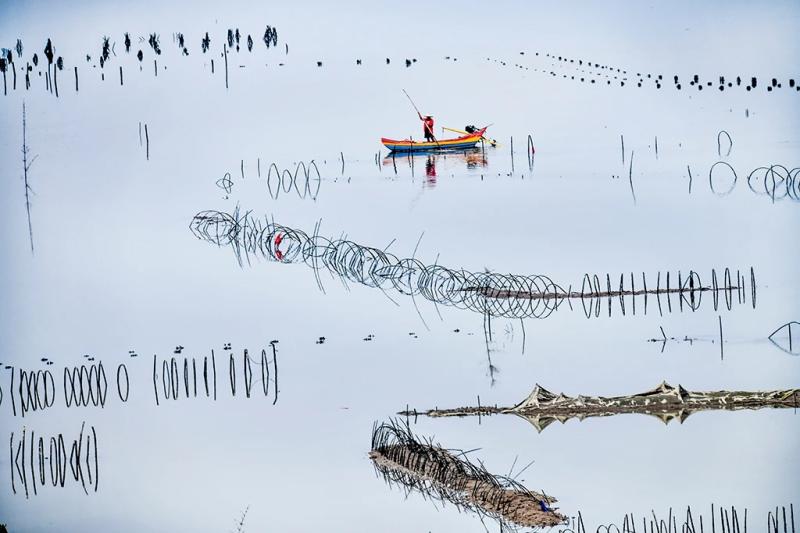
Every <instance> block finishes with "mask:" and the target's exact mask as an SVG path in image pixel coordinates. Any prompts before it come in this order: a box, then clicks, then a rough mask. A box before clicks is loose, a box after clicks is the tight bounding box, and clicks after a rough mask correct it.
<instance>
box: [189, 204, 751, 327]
mask: <svg viewBox="0 0 800 533" xmlns="http://www.w3.org/2000/svg"><path fill="white" fill-rule="evenodd" d="M319 226H320V224H319V223H318V224H317V225H316V226H315V229H314V233H313V234H312V235H308V234H307V233H305V232H303V231H301V230H297V229H293V228H289V227H286V226H282V225H280V224H277V223H275V222H274V221H270V220H268V219H260V218H255V217H253V216H251V213H250V212H245V213H241V212H240V211H239V209H238V208H237V209H236V210H234V212H233V213H232V214H228V213H225V212H220V211H202V212H200V213H198V214H197V215H195V217H194V218H193V219H192V221H191V224H190V229H191V231H192V233H193V234H194V235H195V236H196V237H197V238H199V239H202V240H205V241H207V242H210V243H213V244H216V245H217V246H230V247H231V248H232V250H233V251H234V254H235V255H236V258H237V260H238V261H239V263H240V264H244V263H245V262H248V263H249V262H250V258H251V257H256V258H258V257H260V258H266V259H268V260H272V261H277V262H281V263H304V264H306V265H307V266H309V267H310V268H312V269H313V271H314V274H315V278H316V280H317V284H318V286H319V287H320V289H322V281H321V278H320V276H319V271H320V268H324V269H326V270H327V271H328V272H330V273H331V274H332V275H334V276H337V277H338V278H339V279H341V280H342V282H344V283H345V284H346V283H347V282H353V283H359V284H362V285H366V286H368V287H374V288H378V289H380V290H381V291H383V292H384V294H386V295H387V296H388V297H389V298H390V299H391V296H389V295H388V294H387V293H386V290H385V289H387V288H391V289H394V290H395V291H397V292H399V293H401V294H405V295H409V296H411V297H412V299H414V298H415V297H417V296H421V297H422V298H424V299H426V300H428V301H431V302H433V303H434V304H435V305H448V306H454V307H457V308H461V309H469V310H471V311H475V312H478V313H481V314H483V315H485V316H487V317H492V316H494V317H502V318H514V319H524V318H546V317H548V316H549V315H550V314H551V313H552V312H554V311H555V310H556V309H558V308H559V307H560V306H561V305H562V304H563V303H564V302H567V303H568V305H569V306H570V308H572V301H573V300H576V301H579V302H580V303H581V306H582V308H583V311H584V313H585V315H586V317H587V318H589V317H592V316H595V317H597V316H599V315H600V312H601V310H602V309H603V308H604V305H603V304H604V303H605V302H607V308H608V313H609V316H610V315H611V312H612V307H613V302H614V301H618V302H619V309H620V312H621V313H622V314H623V315H624V314H626V313H627V312H631V313H632V314H635V313H636V299H637V296H638V297H640V298H641V299H642V300H643V301H642V303H641V304H640V309H641V312H644V313H646V312H647V307H648V296H650V297H651V299H652V297H653V296H654V297H655V300H656V302H657V305H658V311H659V314H663V312H665V311H666V312H672V311H673V307H675V308H676V310H677V309H679V310H681V311H682V310H683V309H684V306H685V307H686V308H688V309H691V310H693V311H694V310H697V309H698V308H699V307H700V304H701V301H702V299H703V295H704V294H706V293H710V295H711V296H712V301H713V305H714V309H715V310H716V309H718V307H719V306H720V303H721V302H723V301H724V305H725V306H726V307H727V308H728V309H731V307H732V306H733V304H734V302H735V301H737V300H738V302H739V303H744V302H746V300H747V293H748V290H747V279H746V276H745V275H744V274H742V273H741V272H740V271H738V270H737V271H735V274H734V271H733V270H731V269H729V268H726V269H725V270H724V273H723V274H722V275H721V276H718V275H717V272H716V270H712V271H711V281H710V283H703V282H702V280H701V278H700V276H699V275H698V274H697V273H696V272H694V271H690V272H689V273H688V274H685V275H684V274H682V273H681V272H678V273H677V275H674V276H673V275H671V274H670V272H667V273H666V274H665V275H664V276H662V275H661V272H659V273H658V274H657V276H656V280H655V283H653V280H652V279H650V287H649V288H648V278H647V276H646V275H645V274H644V273H642V275H641V276H634V274H633V273H631V274H630V275H627V274H622V275H620V277H619V282H618V283H617V280H616V278H615V280H614V281H613V282H612V278H611V276H610V275H609V274H606V275H605V276H600V275H589V274H586V275H585V276H584V277H583V280H582V282H581V284H580V290H573V288H572V286H571V285H570V286H569V287H568V288H567V289H565V288H563V287H562V286H561V285H558V284H556V283H555V282H553V281H552V280H551V279H550V278H549V277H547V276H544V275H528V276H524V275H516V274H499V273H496V272H469V271H466V270H463V269H460V270H455V269H450V268H446V267H444V266H442V265H439V264H436V263H434V264H432V265H426V264H424V263H423V262H422V261H420V260H419V259H417V258H416V257H415V255H416V250H415V252H414V255H412V257H411V258H402V259H401V258H399V257H397V256H395V255H394V254H392V253H390V252H387V250H386V249H379V248H372V247H368V246H362V245H360V244H357V243H355V242H352V241H350V240H347V239H345V238H339V239H328V238H326V237H322V236H320V235H319ZM418 245H419V243H418ZM387 248H388V247H387ZM734 275H735V277H734ZM640 279H641V281H640ZM749 283H750V290H749V292H750V299H751V303H752V305H753V307H755V303H756V284H755V272H754V271H753V269H752V267H751V268H750V272H749ZM323 290H324V289H323ZM662 297H663V300H664V303H663V304H662ZM673 297H675V298H676V301H675V302H674V303H673ZM415 303H416V302H415Z"/></svg>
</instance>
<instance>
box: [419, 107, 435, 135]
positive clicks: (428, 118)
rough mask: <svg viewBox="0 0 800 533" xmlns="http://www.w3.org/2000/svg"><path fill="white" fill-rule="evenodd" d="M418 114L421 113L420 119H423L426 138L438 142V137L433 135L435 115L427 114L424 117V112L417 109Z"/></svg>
mask: <svg viewBox="0 0 800 533" xmlns="http://www.w3.org/2000/svg"><path fill="white" fill-rule="evenodd" d="M417 115H419V119H420V120H421V121H422V131H423V133H424V134H425V140H426V141H429V142H436V137H434V136H433V116H432V115H425V116H424V117H423V116H422V113H420V112H419V111H417Z"/></svg>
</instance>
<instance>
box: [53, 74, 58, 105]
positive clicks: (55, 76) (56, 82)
mask: <svg viewBox="0 0 800 533" xmlns="http://www.w3.org/2000/svg"><path fill="white" fill-rule="evenodd" d="M53 85H54V86H55V88H56V98H58V67H56V68H54V69H53Z"/></svg>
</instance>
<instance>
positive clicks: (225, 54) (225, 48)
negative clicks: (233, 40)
mask: <svg viewBox="0 0 800 533" xmlns="http://www.w3.org/2000/svg"><path fill="white" fill-rule="evenodd" d="M222 55H223V56H224V57H225V88H226V89H227V88H228V46H227V45H226V44H225V43H223V44H222Z"/></svg>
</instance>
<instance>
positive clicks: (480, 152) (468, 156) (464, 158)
mask: <svg viewBox="0 0 800 533" xmlns="http://www.w3.org/2000/svg"><path fill="white" fill-rule="evenodd" d="M383 166H391V167H393V168H394V172H395V174H397V173H398V170H397V169H398V166H402V167H404V168H405V167H408V168H409V169H410V170H411V175H412V176H414V175H415V174H416V172H417V169H419V168H420V167H423V166H424V168H425V184H426V185H428V186H430V187H434V186H436V180H437V178H438V177H439V176H440V175H446V174H447V172H448V171H450V170H455V169H459V170H460V169H462V168H464V167H466V168H467V169H468V170H475V169H480V168H486V167H488V166H489V160H488V158H487V152H486V150H484V149H482V148H472V149H469V150H457V151H456V150H452V151H435V152H414V153H411V152H405V153H397V152H389V154H388V155H386V156H385V157H384V158H383Z"/></svg>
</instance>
